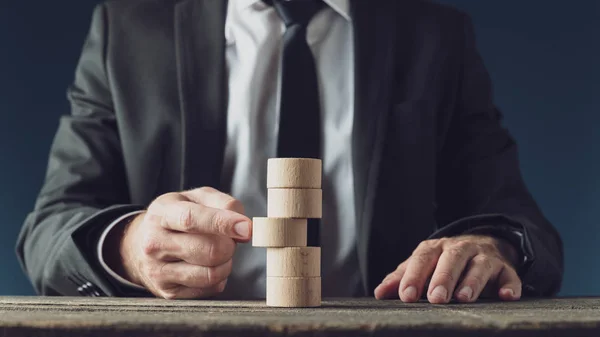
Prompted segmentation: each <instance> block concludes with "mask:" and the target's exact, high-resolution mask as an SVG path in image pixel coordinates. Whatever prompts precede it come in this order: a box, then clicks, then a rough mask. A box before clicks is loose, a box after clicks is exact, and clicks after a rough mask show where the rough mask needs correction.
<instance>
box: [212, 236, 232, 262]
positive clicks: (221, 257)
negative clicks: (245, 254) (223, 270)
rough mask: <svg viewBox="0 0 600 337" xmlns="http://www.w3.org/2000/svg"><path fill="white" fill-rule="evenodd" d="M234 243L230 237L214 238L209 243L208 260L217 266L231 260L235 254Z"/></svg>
mask: <svg viewBox="0 0 600 337" xmlns="http://www.w3.org/2000/svg"><path fill="white" fill-rule="evenodd" d="M233 251H234V243H233V240H230V239H228V238H224V239H222V240H221V239H219V240H214V241H212V242H211V243H209V248H208V260H209V262H210V263H211V265H213V266H216V265H219V264H222V263H224V262H226V261H227V260H229V259H230V258H231V257H232V256H233Z"/></svg>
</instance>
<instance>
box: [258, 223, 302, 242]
mask: <svg viewBox="0 0 600 337" xmlns="http://www.w3.org/2000/svg"><path fill="white" fill-rule="evenodd" d="M306 228H307V221H306V219H285V218H258V217H257V218H254V219H252V245H253V246H254V247H305V246H306V240H307V239H306V236H307V231H306Z"/></svg>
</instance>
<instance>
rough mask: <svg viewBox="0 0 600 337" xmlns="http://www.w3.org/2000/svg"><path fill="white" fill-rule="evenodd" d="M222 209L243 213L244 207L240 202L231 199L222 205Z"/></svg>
mask: <svg viewBox="0 0 600 337" xmlns="http://www.w3.org/2000/svg"><path fill="white" fill-rule="evenodd" d="M223 209H226V210H228V211H235V212H240V213H243V212H244V205H242V202H241V201H239V200H237V199H234V198H231V199H229V200H228V201H227V202H225V204H224V205H223Z"/></svg>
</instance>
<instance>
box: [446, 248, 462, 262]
mask: <svg viewBox="0 0 600 337" xmlns="http://www.w3.org/2000/svg"><path fill="white" fill-rule="evenodd" d="M446 253H447V254H448V255H449V256H450V257H451V258H452V259H453V260H460V259H462V258H464V257H465V255H466V253H465V250H464V249H463V248H461V247H453V248H450V249H449V250H447V251H446Z"/></svg>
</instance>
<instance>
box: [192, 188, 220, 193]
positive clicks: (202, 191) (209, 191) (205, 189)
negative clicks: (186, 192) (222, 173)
mask: <svg viewBox="0 0 600 337" xmlns="http://www.w3.org/2000/svg"><path fill="white" fill-rule="evenodd" d="M196 190H197V191H198V192H200V193H206V194H210V193H215V192H216V191H217V190H216V189H214V188H212V187H210V186H202V187H199V188H197V189H196Z"/></svg>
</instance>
